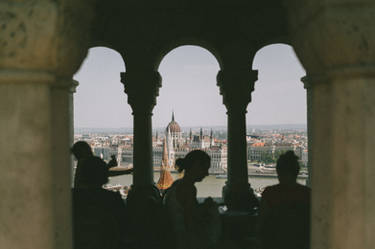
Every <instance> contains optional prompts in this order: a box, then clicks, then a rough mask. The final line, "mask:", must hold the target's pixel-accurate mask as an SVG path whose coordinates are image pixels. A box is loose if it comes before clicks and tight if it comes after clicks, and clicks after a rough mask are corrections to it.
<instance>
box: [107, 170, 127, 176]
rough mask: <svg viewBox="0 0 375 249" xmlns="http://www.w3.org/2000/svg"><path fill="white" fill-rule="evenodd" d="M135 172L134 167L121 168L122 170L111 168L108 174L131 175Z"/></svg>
mask: <svg viewBox="0 0 375 249" xmlns="http://www.w3.org/2000/svg"><path fill="white" fill-rule="evenodd" d="M131 173H133V169H120V170H111V169H110V170H109V171H108V176H121V175H129V174H131Z"/></svg>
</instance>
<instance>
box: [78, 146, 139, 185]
mask: <svg viewBox="0 0 375 249" xmlns="http://www.w3.org/2000/svg"><path fill="white" fill-rule="evenodd" d="M71 152H72V153H73V155H74V157H75V158H76V159H77V167H76V172H75V176H74V186H77V184H78V182H79V181H80V177H81V161H82V160H83V159H84V158H88V157H93V156H94V153H93V152H92V149H91V147H90V145H89V144H88V143H87V142H85V141H78V142H76V143H75V144H74V145H73V146H72V148H71ZM103 162H104V161H103ZM116 166H117V160H116V157H115V156H114V155H112V156H111V160H110V161H109V162H108V163H107V164H105V167H107V168H108V169H110V168H113V167H116ZM132 172H133V169H126V170H117V171H108V176H118V175H126V174H130V173H132Z"/></svg>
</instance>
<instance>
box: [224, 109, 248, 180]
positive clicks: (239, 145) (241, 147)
mask: <svg viewBox="0 0 375 249" xmlns="http://www.w3.org/2000/svg"><path fill="white" fill-rule="evenodd" d="M228 184H229V185H231V184H241V185H244V184H245V185H247V184H248V170H247V143H246V116H245V112H241V111H236V110H233V111H231V112H228Z"/></svg>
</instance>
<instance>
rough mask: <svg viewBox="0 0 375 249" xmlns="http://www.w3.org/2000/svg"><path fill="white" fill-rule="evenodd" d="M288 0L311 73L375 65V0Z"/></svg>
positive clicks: (295, 38) (298, 46)
mask: <svg viewBox="0 0 375 249" xmlns="http://www.w3.org/2000/svg"><path fill="white" fill-rule="evenodd" d="M285 3H286V7H287V9H288V12H289V14H288V19H289V30H290V34H291V38H292V45H293V48H294V49H295V51H296V53H297V55H298V57H299V59H300V60H301V62H302V64H303V65H304V67H305V68H306V69H307V71H308V72H309V73H311V74H321V73H322V72H325V71H335V70H338V71H342V70H349V71H358V70H362V69H363V68H365V67H367V66H369V65H374V63H375V48H374V46H371V44H374V42H375V31H374V29H373V28H372V27H373V26H374V24H375V19H374V18H373V13H374V10H375V4H374V1H366V0H365V1H354V0H340V1H323V0H316V1H297V0H286V1H285ZM351 73H355V72H351Z"/></svg>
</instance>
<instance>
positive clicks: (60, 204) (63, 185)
mask: <svg viewBox="0 0 375 249" xmlns="http://www.w3.org/2000/svg"><path fill="white" fill-rule="evenodd" d="M76 85H77V83H76V82H75V81H73V80H72V79H71V78H66V79H64V78H61V79H58V80H57V81H56V82H55V83H54V84H52V87H51V118H52V126H51V129H52V130H51V131H52V136H51V139H52V141H51V144H52V169H53V186H54V198H55V201H54V202H55V214H54V219H55V220H56V221H55V224H56V226H57V227H56V232H55V233H54V235H55V243H56V247H55V248H61V249H63V248H70V247H71V241H72V230H71V226H72V222H71V219H67V217H72V212H71V205H70V203H71V188H70V186H72V155H71V153H70V148H71V146H72V142H73V137H72V136H73V130H72V129H73V125H72V124H73V106H72V100H73V98H72V95H73V93H72V91H74V90H75V87H76Z"/></svg>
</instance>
